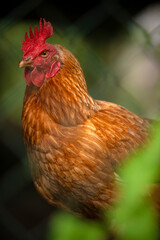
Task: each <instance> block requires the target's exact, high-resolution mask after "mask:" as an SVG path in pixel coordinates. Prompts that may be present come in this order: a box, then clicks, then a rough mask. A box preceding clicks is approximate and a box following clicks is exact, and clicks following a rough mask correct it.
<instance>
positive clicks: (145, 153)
mask: <svg viewBox="0 0 160 240" xmlns="http://www.w3.org/2000/svg"><path fill="white" fill-rule="evenodd" d="M151 139H152V140H151V141H150V143H148V144H146V146H145V147H144V148H143V149H140V150H139V151H138V153H136V154H134V155H133V156H132V157H130V158H129V159H128V160H127V161H126V163H125V166H123V167H122V168H121V169H119V171H118V174H119V177H120V179H121V186H120V191H119V195H120V197H119V200H118V202H117V203H116V205H115V206H114V207H113V209H112V210H111V211H110V212H109V213H108V212H106V216H107V224H106V228H104V226H103V227H102V226H101V225H100V223H96V222H87V221H85V220H82V219H78V218H76V217H75V216H72V215H69V214H66V213H60V214H58V215H57V216H54V217H53V218H51V221H50V224H49V236H48V240H81V239H83V240H102V239H107V231H106V230H107V229H108V222H109V225H110V226H111V228H113V229H114V230H113V231H115V235H116V239H118V240H151V239H152V240H157V239H158V223H157V215H156V211H155V208H154V204H153V202H152V201H151V199H149V197H148V196H149V192H150V191H151V185H152V183H155V182H157V181H158V180H159V177H160V176H159V173H160V147H159V143H160V124H158V126H155V129H154V132H153V133H152V134H151Z"/></svg>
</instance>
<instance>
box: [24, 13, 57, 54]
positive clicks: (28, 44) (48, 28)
mask: <svg viewBox="0 0 160 240" xmlns="http://www.w3.org/2000/svg"><path fill="white" fill-rule="evenodd" d="M43 24H44V26H43ZM43 24H42V18H40V21H39V31H38V28H37V26H35V27H34V34H33V32H32V29H31V27H30V28H29V35H30V38H29V37H28V35H27V32H26V33H25V41H24V40H22V51H23V52H27V51H28V50H30V49H31V48H34V47H37V45H41V44H43V43H44V42H45V40H46V39H47V38H49V37H51V36H52V35H53V27H52V25H51V23H50V22H46V21H45V19H44V18H43Z"/></svg>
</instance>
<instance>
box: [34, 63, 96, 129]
mask: <svg viewBox="0 0 160 240" xmlns="http://www.w3.org/2000/svg"><path fill="white" fill-rule="evenodd" d="M38 95H39V98H38V99H39V101H40V103H41V105H42V106H43V108H44V109H45V111H47V113H48V114H49V115H50V117H51V118H52V119H53V120H54V121H55V122H56V123H58V124H61V125H65V126H74V125H77V124H81V123H83V122H84V121H85V120H86V119H88V118H89V117H90V116H93V115H94V114H95V113H96V112H97V111H98V106H97V104H96V102H95V101H94V100H93V99H92V97H91V96H90V95H89V94H88V91H87V86H86V82H85V79H84V75H83V72H82V69H81V67H80V64H79V63H78V61H77V60H75V61H74V64H71V61H70V63H69V64H67V63H66V64H64V65H63V66H62V68H61V70H60V71H59V72H57V74H56V75H55V76H54V77H53V78H51V79H48V80H47V82H46V83H45V84H44V85H43V86H42V87H41V89H40V91H39V94H38Z"/></svg>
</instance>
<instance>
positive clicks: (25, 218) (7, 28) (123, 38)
mask: <svg viewBox="0 0 160 240" xmlns="http://www.w3.org/2000/svg"><path fill="white" fill-rule="evenodd" d="M82 5H83V4H82V2H81V3H80V5H78V3H77V2H76V4H72V5H71V6H70V5H68V4H66V3H64V5H63V3H54V2H52V1H43V0H41V1H37V0H36V1H22V2H20V3H19V4H17V6H14V7H13V8H10V9H9V10H8V13H7V14H6V15H5V16H3V17H2V18H1V19H0V33H1V38H0V50H1V54H0V60H1V61H0V62H1V65H0V72H1V82H0V85H1V87H0V112H1V115H0V149H1V162H2V164H1V175H0V192H1V194H0V213H1V214H0V223H1V225H0V237H1V239H4V240H5V239H13V240H14V239H16V240H17V239H20V240H22V239H26V240H30V239H34V240H35V239H38V240H39V239H40V240H41V239H43V240H44V239H47V226H48V221H49V218H50V216H51V214H52V213H54V212H55V211H57V210H56V209H54V208H53V207H51V206H49V205H48V204H47V203H45V201H44V200H42V199H41V197H40V196H39V195H38V194H37V193H36V191H35V190H34V187H33V184H32V180H31V177H30V173H29V167H28V161H27V157H26V153H25V149H24V144H23V138H22V134H21V110H22V105H23V95H24V90H25V81H24V77H23V72H22V71H21V70H19V69H18V67H17V66H18V61H19V60H20V59H21V55H22V53H21V49H20V48H21V41H22V39H24V33H25V31H28V27H29V25H32V26H34V25H35V24H37V22H38V21H39V18H40V17H45V18H46V20H49V21H50V22H52V24H53V27H54V36H53V38H52V39H51V40H50V42H52V43H59V44H61V45H63V46H65V47H66V48H68V49H69V50H70V51H71V52H73V53H74V54H75V55H76V57H77V58H78V59H79V61H80V63H81V65H82V68H83V70H84V74H85V77H86V81H87V84H88V89H89V92H90V94H91V95H92V96H93V97H94V98H97V99H102V100H106V101H113V102H116V103H118V104H121V105H123V106H124V107H126V108H128V109H130V110H132V111H134V112H135V113H137V114H141V115H143V116H146V117H149V118H156V117H158V115H159V111H160V105H159V99H160V91H159V90H160V87H159V82H160V81H159V79H160V60H159V58H160V4H158V3H156V4H153V2H152V4H151V1H150V2H149V1H148V3H147V4H142V3H141V4H140V3H139V5H136V6H134V8H133V9H131V8H132V6H131V7H130V6H127V4H125V3H119V2H117V1H116V0H113V1H97V2H96V3H93V4H92V5H90V6H89V7H87V6H86V7H85V8H84V5H83V6H82Z"/></svg>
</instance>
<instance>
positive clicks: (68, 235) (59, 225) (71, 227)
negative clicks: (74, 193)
mask: <svg viewBox="0 0 160 240" xmlns="http://www.w3.org/2000/svg"><path fill="white" fill-rule="evenodd" d="M104 232H105V231H104V229H103V227H102V226H101V224H100V223H97V222H89V221H86V220H84V219H79V218H77V217H75V216H73V215H71V214H69V213H64V212H59V213H58V214H57V215H55V216H53V217H52V218H51V220H50V223H49V232H48V239H47V240H97V239H99V240H103V239H104V236H105V235H104Z"/></svg>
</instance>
